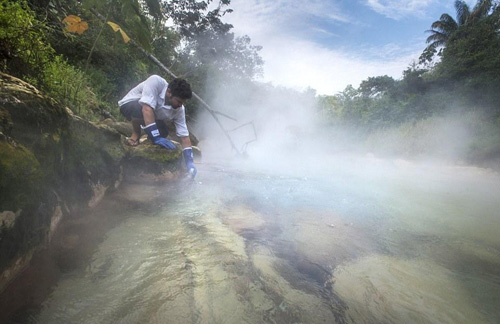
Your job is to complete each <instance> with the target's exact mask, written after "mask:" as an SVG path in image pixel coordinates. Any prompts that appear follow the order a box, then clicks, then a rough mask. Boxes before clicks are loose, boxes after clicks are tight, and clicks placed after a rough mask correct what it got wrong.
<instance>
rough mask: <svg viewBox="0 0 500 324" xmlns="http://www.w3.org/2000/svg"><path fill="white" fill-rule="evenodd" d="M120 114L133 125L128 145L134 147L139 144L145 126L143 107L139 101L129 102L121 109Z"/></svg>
mask: <svg viewBox="0 0 500 324" xmlns="http://www.w3.org/2000/svg"><path fill="white" fill-rule="evenodd" d="M120 112H121V113H122V115H123V116H125V118H127V119H128V120H130V121H131V123H132V135H130V137H129V138H128V143H129V144H130V145H132V146H135V145H137V144H139V139H140V137H141V125H144V120H143V118H142V107H141V105H140V104H139V103H138V102H137V101H132V102H128V103H126V104H124V105H122V106H121V107H120Z"/></svg>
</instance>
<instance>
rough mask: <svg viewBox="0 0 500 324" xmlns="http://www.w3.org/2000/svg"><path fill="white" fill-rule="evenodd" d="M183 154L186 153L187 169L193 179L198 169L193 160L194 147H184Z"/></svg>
mask: <svg viewBox="0 0 500 324" xmlns="http://www.w3.org/2000/svg"><path fill="white" fill-rule="evenodd" d="M182 155H184V163H186V169H187V171H188V174H189V177H190V178H191V179H194V177H195V176H196V173H197V172H198V170H196V167H195V166H194V162H193V149H192V148H190V147H187V148H185V149H183V150H182Z"/></svg>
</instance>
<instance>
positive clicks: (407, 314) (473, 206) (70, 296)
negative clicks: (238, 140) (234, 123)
mask: <svg viewBox="0 0 500 324" xmlns="http://www.w3.org/2000/svg"><path fill="white" fill-rule="evenodd" d="M290 163H292V164H293V162H290ZM198 167H199V173H198V176H197V178H196V180H195V181H193V182H190V181H181V182H176V183H169V184H162V185H158V184H134V183H129V184H126V185H124V186H123V187H122V188H121V189H120V193H117V194H115V195H111V196H109V197H108V198H106V199H108V201H107V202H106V201H104V202H102V203H101V204H100V205H99V206H97V207H96V208H95V209H94V210H93V211H91V213H94V214H95V215H101V216H102V217H106V215H110V214H113V218H115V219H116V218H117V217H118V218H119V219H120V221H118V222H116V224H115V225H113V226H112V227H110V229H109V230H107V231H106V232H105V235H104V236H103V237H102V238H101V239H100V240H99V242H97V243H95V244H94V245H92V246H93V248H92V251H91V252H90V253H89V257H88V258H87V259H85V261H84V262H79V263H78V266H73V267H68V268H67V269H63V270H62V274H61V276H60V278H59V279H58V281H57V283H56V284H55V285H54V286H53V287H52V288H51V291H50V294H48V295H47V297H46V298H45V299H44V300H43V301H41V302H40V303H39V306H38V307H37V308H35V309H33V308H31V309H26V310H24V311H22V312H20V313H19V312H18V313H17V314H16V320H17V321H19V322H28V323H498V321H500V308H499V307H498V305H500V235H499V234H498V233H500V176H499V175H498V173H495V172H493V171H491V170H486V169H480V168H474V167H466V166H457V165H446V164H436V163H417V162H411V161H405V160H389V159H378V158H376V157H373V156H361V157H354V156H344V157H332V158H331V160H330V161H325V162H324V165H323V167H319V169H318V168H316V169H314V170H313V168H308V167H305V168H303V169H300V168H287V167H286V166H283V167H282V168H281V169H280V170H281V171H276V169H266V168H259V167H251V165H250V164H249V162H248V161H241V163H236V164H234V163H232V164H225V163H223V162H221V161H217V162H213V163H210V162H204V163H200V164H198ZM292 169H293V172H291V171H290V170H292ZM289 171H290V172H289ZM110 199H112V200H113V201H109V200H110ZM121 202H123V203H121ZM68 240H69V241H71V237H69V238H68ZM75 240H76V239H75ZM76 241H78V240H76ZM80 241H81V240H80ZM83 243H84V242H77V243H72V244H83ZM68 244H69V243H68ZM23 312H24V313H23Z"/></svg>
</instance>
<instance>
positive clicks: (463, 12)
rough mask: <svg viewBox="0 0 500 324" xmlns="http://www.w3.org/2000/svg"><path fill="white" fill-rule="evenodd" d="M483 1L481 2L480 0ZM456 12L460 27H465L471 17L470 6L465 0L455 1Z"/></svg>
mask: <svg viewBox="0 0 500 324" xmlns="http://www.w3.org/2000/svg"><path fill="white" fill-rule="evenodd" d="M478 1H481V0H478ZM455 10H456V11H457V22H458V25H459V26H461V25H465V24H466V23H467V20H468V19H469V17H470V9H469V5H468V4H467V3H466V2H465V1H464V0H456V1H455Z"/></svg>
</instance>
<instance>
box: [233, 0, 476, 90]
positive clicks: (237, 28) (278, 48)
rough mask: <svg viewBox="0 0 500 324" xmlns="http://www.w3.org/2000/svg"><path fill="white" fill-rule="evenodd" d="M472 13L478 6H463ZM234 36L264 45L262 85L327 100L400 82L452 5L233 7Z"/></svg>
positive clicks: (342, 2) (344, 1) (251, 1)
mask: <svg viewBox="0 0 500 324" xmlns="http://www.w3.org/2000/svg"><path fill="white" fill-rule="evenodd" d="M467 2H468V3H469V4H470V5H471V6H473V5H474V4H475V3H476V1H475V0H470V1H467ZM230 8H232V9H233V10H234V12H233V13H231V14H228V15H226V16H225V17H224V20H225V21H226V22H229V23H231V24H233V26H234V29H233V31H234V32H235V34H236V35H248V36H250V38H251V39H252V43H253V44H254V45H262V46H263V50H262V51H261V56H262V57H263V59H264V61H265V65H264V76H263V78H262V79H261V81H264V82H271V83H273V84H275V85H282V86H286V87H291V88H295V89H299V90H300V89H305V88H307V87H311V88H313V89H316V91H317V93H318V94H328V95H333V94H336V93H337V92H339V91H342V90H343V89H345V87H346V86H347V85H348V84H352V85H353V86H355V87H357V86H358V85H359V83H360V82H361V81H362V80H365V79H367V78H368V77H370V76H378V75H389V76H392V77H394V78H396V79H398V78H400V77H401V75H402V72H403V70H404V69H405V68H406V67H408V65H410V64H411V63H412V62H413V61H417V60H418V56H419V55H420V53H421V52H422V50H423V49H424V48H425V46H426V43H425V39H426V38H427V36H428V34H427V33H425V31H426V30H428V29H430V25H431V24H432V22H434V21H436V20H438V19H439V17H440V16H441V14H442V13H445V12H446V13H448V14H450V15H452V16H453V17H455V9H454V0H350V1H349V0H309V1H307V0H301V1H300V0H275V1H272V0H232V1H231V5H230Z"/></svg>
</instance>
